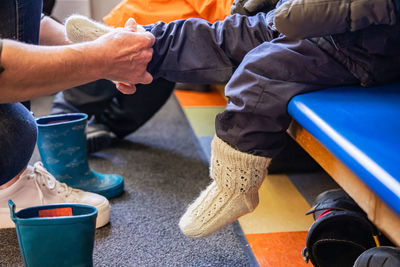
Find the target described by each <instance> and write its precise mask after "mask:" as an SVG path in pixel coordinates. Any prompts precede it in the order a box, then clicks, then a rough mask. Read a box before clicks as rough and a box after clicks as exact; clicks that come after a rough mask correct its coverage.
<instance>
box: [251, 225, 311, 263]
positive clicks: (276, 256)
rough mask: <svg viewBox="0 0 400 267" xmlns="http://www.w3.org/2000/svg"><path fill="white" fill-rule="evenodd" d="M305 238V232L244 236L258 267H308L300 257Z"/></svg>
mask: <svg viewBox="0 0 400 267" xmlns="http://www.w3.org/2000/svg"><path fill="white" fill-rule="evenodd" d="M306 237H307V232H306V231H301V232H284V233H269V234H248V235H246V238H247V241H248V243H249V245H250V247H251V250H252V251H253V254H254V256H255V258H256V259H257V262H258V264H259V265H260V267H264V266H265V267H293V266H296V267H300V266H304V267H310V265H309V264H306V263H305V262H304V260H303V258H302V257H301V251H302V250H303V248H304V247H305V244H306Z"/></svg>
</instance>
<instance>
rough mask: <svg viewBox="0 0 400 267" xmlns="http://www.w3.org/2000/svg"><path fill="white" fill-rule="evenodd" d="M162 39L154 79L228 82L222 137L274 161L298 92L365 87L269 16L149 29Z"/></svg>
mask: <svg viewBox="0 0 400 267" xmlns="http://www.w3.org/2000/svg"><path fill="white" fill-rule="evenodd" d="M145 27H146V28H147V30H149V31H151V32H152V33H153V34H154V35H155V37H156V43H155V45H154V55H153V59H152V61H151V62H150V64H149V66H148V70H149V72H150V73H151V74H152V75H153V76H154V78H159V77H162V78H165V79H167V80H170V81H174V82H191V83H205V84H208V83H221V82H228V83H227V85H226V88H225V94H226V96H227V97H228V103H227V106H226V109H225V111H224V112H222V113H220V114H218V115H217V117H216V120H215V127H216V134H217V136H218V137H220V138H221V139H222V140H224V141H225V142H227V143H228V144H230V145H231V146H232V147H233V148H235V149H237V150H239V151H242V152H245V153H250V154H254V155H259V156H265V157H273V156H275V155H276V154H277V153H279V151H280V150H281V149H282V148H283V146H284V140H285V138H284V134H285V131H286V130H287V128H288V126H289V123H290V121H291V117H290V116H289V114H288V113H287V104H288V102H289V101H290V99H291V98H292V97H293V96H295V95H298V94H301V93H306V92H310V91H314V90H319V89H323V88H327V87H333V86H338V85H350V84H359V81H358V80H357V79H356V78H355V77H354V76H353V75H352V74H351V73H350V72H349V71H348V70H347V69H345V68H344V67H343V66H342V65H341V64H339V63H338V62H337V61H335V59H334V58H332V57H331V56H330V55H329V54H327V53H325V52H324V51H323V50H322V49H320V48H319V47H318V46H317V45H316V44H315V43H314V42H312V41H311V40H292V39H289V38H287V37H286V36H284V35H282V34H279V33H278V32H276V31H273V30H272V29H270V28H269V27H268V25H267V22H266V14H265V13H259V14H257V15H255V16H252V17H247V16H241V15H232V16H228V17H227V18H226V19H225V20H223V21H217V22H215V23H213V24H211V23H209V22H207V21H204V20H201V19H188V20H177V21H174V22H171V23H169V24H166V23H162V22H160V23H157V24H154V25H148V26H145Z"/></svg>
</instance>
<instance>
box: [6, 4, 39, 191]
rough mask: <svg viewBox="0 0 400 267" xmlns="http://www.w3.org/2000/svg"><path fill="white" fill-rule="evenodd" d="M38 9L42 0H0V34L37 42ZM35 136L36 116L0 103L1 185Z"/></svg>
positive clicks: (21, 164) (19, 166)
mask: <svg viewBox="0 0 400 267" xmlns="http://www.w3.org/2000/svg"><path fill="white" fill-rule="evenodd" d="M41 12H42V0H1V1H0V38H2V39H14V40H18V41H21V42H24V43H30V44H38V43H39V29H40V17H41ZM21 60H23V59H21ZM24 104H25V105H27V106H28V108H29V103H24ZM36 136H37V126H36V122H35V119H34V117H33V116H32V115H31V114H30V112H29V111H28V110H27V109H26V108H25V107H24V106H23V105H22V104H20V103H12V104H2V105H0V147H1V150H2V151H1V152H2V154H1V156H0V185H2V184H4V183H6V182H8V181H9V180H11V179H12V178H13V177H14V176H16V175H17V174H18V173H19V172H21V171H22V170H23V169H24V168H25V167H26V166H27V165H28V162H29V160H30V158H31V156H32V153H33V149H34V148H35V144H36Z"/></svg>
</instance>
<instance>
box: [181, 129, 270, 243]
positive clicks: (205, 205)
mask: <svg viewBox="0 0 400 267" xmlns="http://www.w3.org/2000/svg"><path fill="white" fill-rule="evenodd" d="M211 149H212V150H211V151H212V156H211V167H210V175H211V178H213V179H214V181H213V182H212V183H211V184H210V185H209V186H208V187H207V189H205V190H204V191H203V192H201V194H200V196H199V197H198V198H197V199H196V200H195V201H194V202H193V203H192V204H191V205H190V206H189V207H188V208H187V210H186V212H185V214H184V215H183V216H182V218H181V219H180V222H179V227H180V228H181V231H182V232H183V233H184V234H185V235H186V236H188V237H203V236H207V235H209V234H212V233H213V232H215V231H217V230H219V229H221V228H222V227H224V226H226V225H228V224H230V223H232V222H234V221H235V220H236V219H237V218H239V217H240V216H242V215H244V214H246V213H249V212H251V211H253V210H254V209H255V207H256V206H257V205H258V189H259V188H260V186H261V183H262V181H263V180H264V177H265V175H266V174H267V167H268V164H269V162H270V161H271V159H270V158H264V157H260V156H254V155H251V154H247V153H243V152H240V151H238V150H235V149H233V148H232V147H230V146H229V145H228V144H226V143H225V142H224V141H222V140H221V139H220V138H218V137H217V136H214V139H213V141H212V144H211Z"/></svg>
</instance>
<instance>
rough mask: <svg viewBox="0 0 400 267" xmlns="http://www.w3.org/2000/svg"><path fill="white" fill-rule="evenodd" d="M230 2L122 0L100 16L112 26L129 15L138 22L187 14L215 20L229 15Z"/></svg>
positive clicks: (149, 22)
mask: <svg viewBox="0 0 400 267" xmlns="http://www.w3.org/2000/svg"><path fill="white" fill-rule="evenodd" d="M232 3H233V0H123V1H122V2H121V3H119V4H118V5H117V6H116V7H115V8H114V9H113V10H112V11H111V12H110V13H109V14H108V15H107V16H105V17H104V22H105V23H106V24H107V25H110V26H114V27H123V26H124V25H125V22H126V21H127V20H128V19H129V18H130V17H132V18H134V19H135V20H136V22H137V23H138V24H142V25H144V24H152V23H155V22H157V21H164V22H170V21H172V20H177V19H187V18H203V19H205V20H208V21H210V22H215V21H217V20H223V19H224V18H225V17H226V16H227V15H230V7H231V5H232Z"/></svg>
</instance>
